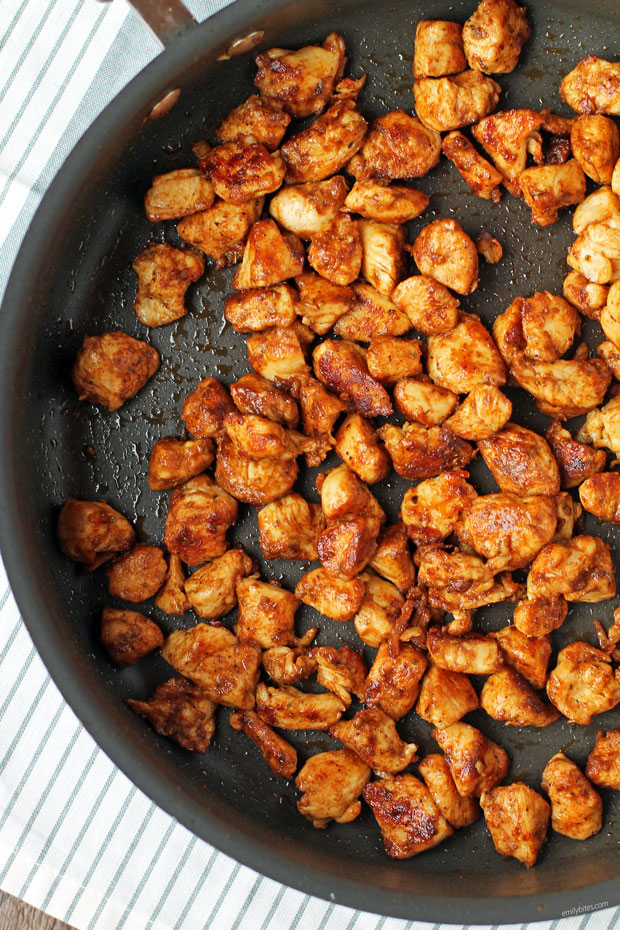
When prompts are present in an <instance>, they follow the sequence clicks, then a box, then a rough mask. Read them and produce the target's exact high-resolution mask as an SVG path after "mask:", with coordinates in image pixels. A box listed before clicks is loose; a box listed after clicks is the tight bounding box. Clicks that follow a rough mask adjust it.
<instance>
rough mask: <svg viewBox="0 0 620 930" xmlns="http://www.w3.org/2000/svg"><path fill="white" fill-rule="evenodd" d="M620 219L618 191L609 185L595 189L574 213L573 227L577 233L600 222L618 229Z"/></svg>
mask: <svg viewBox="0 0 620 930" xmlns="http://www.w3.org/2000/svg"><path fill="white" fill-rule="evenodd" d="M614 170H615V169H614ZM619 221H620V199H619V198H618V195H617V193H616V191H615V190H614V189H613V188H609V187H600V188H598V189H597V190H595V191H594V192H593V193H591V194H590V195H589V196H588V197H586V199H585V200H584V201H583V203H581V204H580V205H579V206H578V207H577V208H576V210H575V212H574V213H573V229H574V230H575V233H576V234H577V235H580V234H581V233H583V232H585V231H586V229H587V228H588V226H594V225H597V224H599V223H601V224H603V225H607V226H609V227H611V228H612V229H617V228H618V222H619Z"/></svg>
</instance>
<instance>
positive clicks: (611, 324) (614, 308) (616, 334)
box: [599, 281, 620, 349]
mask: <svg viewBox="0 0 620 930" xmlns="http://www.w3.org/2000/svg"><path fill="white" fill-rule="evenodd" d="M599 319H600V323H601V327H602V329H603V332H604V333H605V335H606V336H607V338H608V339H609V340H610V341H611V342H612V343H613V344H614V346H615V347H616V348H617V349H618V348H620V281H616V282H615V283H614V284H612V286H611V287H610V289H609V293H608V295H607V303H606V305H605V306H604V307H603V308H602V310H601V315H600V317H599Z"/></svg>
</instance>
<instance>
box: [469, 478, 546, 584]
mask: <svg viewBox="0 0 620 930" xmlns="http://www.w3.org/2000/svg"><path fill="white" fill-rule="evenodd" d="M556 524H557V507H556V502H555V500H554V498H552V497H543V496H541V495H531V496H528V497H519V496H518V495H516V494H506V493H501V494H485V495H484V496H482V497H478V498H476V499H475V500H474V501H472V502H471V503H470V504H469V506H468V507H467V509H466V510H465V513H464V514H463V516H462V520H461V524H460V526H459V528H458V536H459V540H460V542H461V544H463V543H465V544H466V545H467V546H470V547H471V548H472V549H473V550H474V551H475V552H477V553H478V555H481V556H482V557H483V558H484V559H486V562H487V566H488V568H489V569H490V570H491V571H492V572H493V573H494V574H497V572H506V571H514V570H515V569H517V568H525V567H526V565H529V563H530V562H531V561H532V560H533V559H534V558H535V557H536V556H537V555H538V553H539V552H540V550H541V549H542V548H543V546H546V545H547V543H549V542H551V540H552V539H553V536H554V534H555V529H556Z"/></svg>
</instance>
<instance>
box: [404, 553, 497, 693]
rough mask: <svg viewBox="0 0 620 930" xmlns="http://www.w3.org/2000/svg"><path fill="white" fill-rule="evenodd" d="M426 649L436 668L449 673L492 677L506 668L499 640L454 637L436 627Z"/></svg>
mask: <svg viewBox="0 0 620 930" xmlns="http://www.w3.org/2000/svg"><path fill="white" fill-rule="evenodd" d="M421 572H422V568H420V573H421ZM420 583H422V582H420ZM426 647H427V649H428V654H429V656H430V658H431V660H432V662H433V665H436V666H437V667H438V668H443V669H446V671H448V672H460V673H461V674H464V675H490V674H491V673H492V672H495V671H497V670H498V669H499V668H500V666H501V664H502V658H501V655H500V651H499V646H498V644H497V642H496V640H494V639H493V638H492V637H491V636H485V635H484V634H483V633H463V634H462V635H461V636H454V635H452V634H451V633H449V632H448V631H447V630H446V629H444V628H443V627H439V626H432V627H431V628H430V630H429V631H428V637H427V639H426Z"/></svg>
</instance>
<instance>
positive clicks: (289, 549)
mask: <svg viewBox="0 0 620 930" xmlns="http://www.w3.org/2000/svg"><path fill="white" fill-rule="evenodd" d="M324 529H325V518H324V516H323V512H322V511H321V508H320V506H319V505H318V504H311V503H309V502H308V501H307V500H305V499H304V498H303V497H302V496H301V494H287V495H286V496H285V497H282V498H280V500H277V501H272V503H270V504H267V505H266V506H265V507H262V508H261V509H260V510H259V512H258V532H259V538H260V545H261V549H262V550H263V556H264V557H265V558H266V559H296V560H300V561H309V562H312V561H314V560H315V559H318V553H317V548H316V543H317V539H318V537H319V536H320V534H321V533H322V532H323V530H324Z"/></svg>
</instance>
